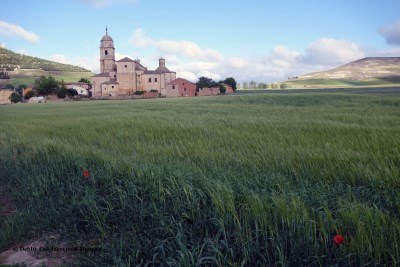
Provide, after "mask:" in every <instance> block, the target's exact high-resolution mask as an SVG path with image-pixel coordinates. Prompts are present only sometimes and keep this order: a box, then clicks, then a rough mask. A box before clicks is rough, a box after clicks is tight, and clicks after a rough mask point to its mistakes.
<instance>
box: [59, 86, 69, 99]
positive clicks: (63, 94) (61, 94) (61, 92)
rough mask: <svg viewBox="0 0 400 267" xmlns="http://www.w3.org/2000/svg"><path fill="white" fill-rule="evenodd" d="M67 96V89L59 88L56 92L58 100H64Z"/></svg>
mask: <svg viewBox="0 0 400 267" xmlns="http://www.w3.org/2000/svg"><path fill="white" fill-rule="evenodd" d="M66 96H67V89H65V88H60V89H58V91H57V97H58V98H65V97H66Z"/></svg>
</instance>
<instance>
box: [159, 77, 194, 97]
mask: <svg viewBox="0 0 400 267" xmlns="http://www.w3.org/2000/svg"><path fill="white" fill-rule="evenodd" d="M161 95H162V96H164V97H178V96H196V84H195V83H192V82H191V81H188V80H186V79H182V78H178V79H175V80H173V81H171V82H169V83H167V84H166V85H165V90H162V91H161Z"/></svg>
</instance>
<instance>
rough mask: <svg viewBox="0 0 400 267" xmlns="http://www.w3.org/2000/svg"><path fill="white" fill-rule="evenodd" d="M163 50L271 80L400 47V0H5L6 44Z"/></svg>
mask: <svg viewBox="0 0 400 267" xmlns="http://www.w3.org/2000/svg"><path fill="white" fill-rule="evenodd" d="M106 26H107V27H108V33H109V35H110V36H111V37H112V38H113V39H114V45H115V49H116V57H117V59H121V58H123V57H125V56H128V57H130V58H132V59H134V58H139V59H140V60H141V63H142V64H143V65H144V66H147V67H148V68H149V69H155V68H156V67H157V66H158V58H160V57H163V58H165V59H166V65H167V67H168V68H169V69H170V70H172V71H176V72H177V76H178V77H182V78H186V79H189V80H192V81H196V80H197V79H198V78H199V77H201V76H206V77H210V78H212V79H214V80H217V81H218V80H221V79H225V78H227V77H234V78H235V79H236V80H238V81H239V82H243V81H250V80H254V81H257V82H274V81H282V80H286V79H287V78H289V77H294V76H300V75H302V74H306V73H309V72H314V71H320V70H326V69H331V68H334V67H338V66H340V65H343V64H346V63H349V62H351V61H353V60H357V59H360V58H363V57H371V56H399V57H400V0H302V1H299V0H277V1H275V0H247V1H242V0H236V1H233V0H231V1H227V0H201V1H200V0H170V1H165V0H164V1H161V0H160V1H158V0H35V1H32V0H1V2H0V46H5V47H6V48H8V49H11V50H13V51H15V52H18V53H23V54H26V55H31V56H36V57H40V58H45V59H50V60H54V61H58V62H61V63H68V64H73V65H78V66H82V67H85V68H87V69H90V70H92V71H93V72H95V73H98V72H99V69H100V66H99V44H100V39H101V38H102V36H103V35H104V34H105V28H106Z"/></svg>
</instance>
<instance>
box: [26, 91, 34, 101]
mask: <svg viewBox="0 0 400 267" xmlns="http://www.w3.org/2000/svg"><path fill="white" fill-rule="evenodd" d="M35 95H36V93H35V91H33V90H31V91H28V92H27V93H26V94H25V95H24V98H25V99H29V98H31V97H32V96H35Z"/></svg>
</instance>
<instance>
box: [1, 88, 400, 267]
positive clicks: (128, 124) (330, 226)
mask: <svg viewBox="0 0 400 267" xmlns="http://www.w3.org/2000/svg"><path fill="white" fill-rule="evenodd" d="M399 108H400V98H399V97H398V96H396V97H393V96H390V97H386V96H382V95H367V94H366V95H355V94H354V95H353V94H338V93H333V94H318V93H316V94H307V95H302V94H286V95H280V94H268V95H266V94H264V95H261V94H260V95H241V96H224V97H203V98H185V99H154V100H136V101H89V102H88V101H85V102H74V103H62V104H59V103H57V104H49V103H48V104H18V105H8V106H2V107H0V118H1V124H0V184H1V185H2V187H3V188H6V191H7V192H9V197H10V199H11V200H12V202H13V203H14V205H15V206H16V212H15V213H14V214H13V215H11V216H3V217H0V248H3V249H5V248H7V247H10V246H11V245H12V244H15V243H18V242H20V241H23V240H26V239H29V238H31V237H35V236H40V235H42V234H44V233H47V232H52V231H57V232H59V233H61V234H62V236H63V237H64V238H65V239H66V240H69V241H70V242H71V243H72V244H86V245H89V244H91V245H96V246H101V247H102V249H103V252H102V253H81V254H79V255H78V257H77V258H78V260H79V261H80V262H79V263H80V264H86V265H146V264H147V265H148V264H154V265H161V264H163V265H219V266H239V265H245V266H266V265H334V264H337V265H382V264H386V265H393V266H395V265H398V264H400V250H399V247H400V219H399V218H400V216H399V215H400V190H399V189H400V168H399V162H400V141H399V140H400V116H399V115H400V109H399ZM80 166H82V167H83V168H85V169H89V170H90V172H91V177H90V178H89V179H86V178H84V177H83V176H82V173H81V170H80ZM336 234H342V235H343V236H344V237H345V244H344V245H343V246H340V247H338V246H335V245H334V244H333V242H332V238H333V236H334V235H336Z"/></svg>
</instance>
